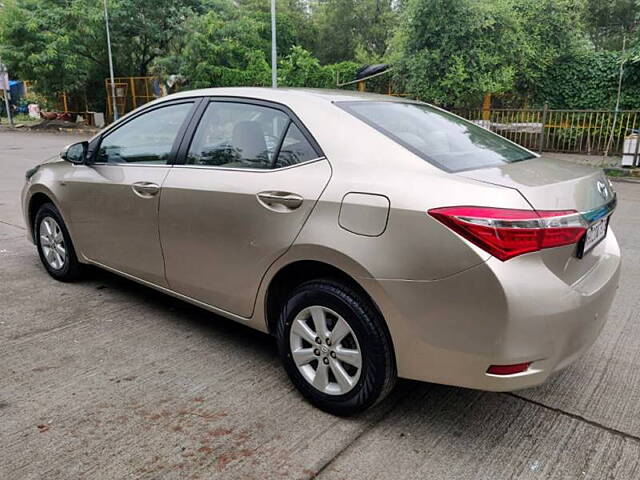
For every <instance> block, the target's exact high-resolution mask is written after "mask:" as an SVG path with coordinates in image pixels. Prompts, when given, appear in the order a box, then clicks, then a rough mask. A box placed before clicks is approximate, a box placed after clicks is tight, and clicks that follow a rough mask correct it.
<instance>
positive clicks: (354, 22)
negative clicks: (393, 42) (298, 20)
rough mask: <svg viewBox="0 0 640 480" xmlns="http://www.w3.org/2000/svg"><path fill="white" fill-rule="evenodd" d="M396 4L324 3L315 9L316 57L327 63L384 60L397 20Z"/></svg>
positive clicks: (378, 0) (375, 0) (368, 0)
mask: <svg viewBox="0 0 640 480" xmlns="http://www.w3.org/2000/svg"><path fill="white" fill-rule="evenodd" d="M394 4H395V2H394V1H393V0H365V1H363V0H324V1H320V2H318V3H317V4H316V5H315V7H314V9H313V27H314V33H315V34H316V35H315V41H314V42H313V45H312V48H313V52H314V54H315V55H316V56H317V57H318V58H319V59H320V61H321V62H323V63H334V62H342V61H346V60H353V59H356V58H358V60H360V61H363V60H364V59H365V58H366V59H367V60H364V61H365V62H366V63H373V62H371V58H375V59H380V58H382V57H383V55H385V53H386V51H387V46H388V43H389V40H390V38H391V35H392V33H393V29H394V27H395V24H396V20H397V9H395V8H394Z"/></svg>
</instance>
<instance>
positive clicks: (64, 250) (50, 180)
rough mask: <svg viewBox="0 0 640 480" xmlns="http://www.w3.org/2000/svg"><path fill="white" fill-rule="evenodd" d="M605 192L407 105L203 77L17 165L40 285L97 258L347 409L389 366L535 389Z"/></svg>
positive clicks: (612, 254)
mask: <svg viewBox="0 0 640 480" xmlns="http://www.w3.org/2000/svg"><path fill="white" fill-rule="evenodd" d="M615 205H616V197H615V194H614V193H613V189H612V186H611V184H610V183H609V181H608V180H607V179H606V178H605V177H604V175H603V173H602V172H601V171H599V170H594V169H590V168H587V167H583V166H577V165H572V164H567V163H564V162H561V161H552V160H548V159H543V158H539V157H538V156H537V155H536V154H534V153H532V152H530V151H528V150H526V149H524V148H522V147H520V146H518V145H516V144H514V143H512V142H510V141H508V140H506V139H504V138H502V137H499V136H497V135H495V134H493V133H491V132H490V131H488V130H486V129H484V128H481V127H480V126H478V125H476V124H474V123H470V122H467V121H465V120H463V119H461V118H459V117H457V116H455V115H452V114H450V113H447V112H445V111H443V110H440V109H438V108H435V107H432V106H429V105H427V104H424V103H420V102H414V101H409V100H403V99H398V98H393V97H387V96H380V95H372V94H357V93H351V92H344V91H335V92H332V91H320V90H318V91H314V90H293V89H292V90H289V89H266V88H222V89H208V90H198V91H190V92H182V93H179V94H176V95H171V96H169V97H165V98H162V99H159V100H157V101H154V102H151V103H149V104H147V105H144V106H143V107H141V108H139V109H138V110H136V111H134V112H131V113H130V114H128V115H126V116H125V117H124V118H122V119H121V120H119V121H118V122H115V123H114V124H112V125H110V126H109V127H108V128H107V129H105V130H104V131H103V132H101V133H99V134H98V135H96V136H95V137H94V138H93V139H92V140H90V141H89V142H81V143H77V144H74V145H71V146H69V147H67V149H66V150H65V151H64V152H63V153H62V155H61V158H60V159H58V160H56V161H52V162H49V163H45V164H43V165H40V166H39V167H36V168H35V169H32V170H30V171H29V172H27V182H26V185H25V187H24V191H23V209H24V215H25V220H26V222H27V225H28V226H29V232H30V234H29V237H30V238H31V240H32V241H34V242H35V244H36V245H37V248H38V253H39V255H40V258H41V260H42V263H43V265H44V267H45V268H46V269H47V271H48V272H49V274H51V276H52V277H54V278H56V279H58V280H62V281H68V280H73V279H76V278H78V276H79V275H80V273H81V270H82V267H83V265H85V264H91V265H97V266H98V267H101V268H104V269H107V270H110V271H112V272H115V273H117V274H120V275H123V276H125V277H127V278H130V279H132V280H135V281H137V282H140V283H142V284H144V285H148V286H150V287H153V288H156V289H158V290H161V291H163V292H166V293H168V294H170V295H174V296H176V297H178V298H180V299H183V300H185V301H188V302H191V303H194V304H196V305H199V306H201V307H203V308H206V309H208V310H210V311H212V312H215V313H217V314H220V315H222V316H224V317H227V318H230V319H232V320H236V321H238V322H241V323H243V324H245V325H248V326H251V327H253V328H256V329H258V330H262V331H264V332H268V333H271V334H273V335H275V336H276V338H277V342H278V346H279V351H280V355H281V357H282V361H283V363H284V366H285V369H286V371H287V373H288V374H289V376H290V378H291V380H292V382H293V383H294V385H295V386H296V387H297V388H298V389H299V390H300V392H301V393H302V394H303V395H304V396H305V397H306V398H308V399H309V400H310V401H311V402H313V403H314V404H315V405H317V406H319V407H320V408H322V409H324V410H327V411H329V412H332V413H335V414H340V415H348V414H352V413H355V412H358V411H361V410H363V409H365V408H367V407H369V406H371V405H373V404H374V403H376V402H378V401H380V400H381V399H382V398H384V396H385V395H386V394H387V393H388V392H389V391H390V390H391V388H392V387H393V385H394V382H395V380H396V377H397V376H400V377H405V378H411V379H417V380H423V381H429V382H438V383H444V384H450V385H460V386H464V387H471V388H478V389H484V390H495V391H504V390H514V389H520V388H525V387H530V386H533V385H537V384H539V383H541V382H543V381H545V380H546V379H547V378H548V377H549V375H550V374H551V373H552V372H554V371H556V370H558V369H560V368H562V367H564V366H566V365H568V364H569V363H570V362H571V361H573V360H574V359H576V358H577V357H578V356H579V355H580V354H581V353H583V352H584V351H585V350H586V349H587V348H588V347H589V346H590V345H591V344H592V343H593V342H594V340H595V339H596V337H597V336H598V334H599V332H600V330H601V329H602V327H603V324H604V322H605V318H606V315H607V312H608V310H609V307H610V305H611V302H612V300H613V297H614V293H615V291H616V287H617V284H618V276H619V269H620V251H619V248H618V244H617V242H616V239H615V236H614V234H613V232H612V231H611V229H610V228H609V225H608V224H609V218H610V216H611V214H612V212H613V210H614V208H615Z"/></svg>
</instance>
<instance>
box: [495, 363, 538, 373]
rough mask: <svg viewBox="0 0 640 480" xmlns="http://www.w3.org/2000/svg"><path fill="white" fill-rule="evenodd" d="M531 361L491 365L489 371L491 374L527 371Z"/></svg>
mask: <svg viewBox="0 0 640 480" xmlns="http://www.w3.org/2000/svg"><path fill="white" fill-rule="evenodd" d="M529 365H531V362H526V363H515V364H513V365H491V366H490V367H489V368H488V369H487V373H490V374H491V375H513V374H514V373H522V372H526V371H527V370H528V369H529Z"/></svg>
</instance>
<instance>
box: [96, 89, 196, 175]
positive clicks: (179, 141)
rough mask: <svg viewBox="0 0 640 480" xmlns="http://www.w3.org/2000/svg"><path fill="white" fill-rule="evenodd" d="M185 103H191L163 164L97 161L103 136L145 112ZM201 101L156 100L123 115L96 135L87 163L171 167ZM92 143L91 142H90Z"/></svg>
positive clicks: (194, 99) (182, 99) (189, 98)
mask: <svg viewBox="0 0 640 480" xmlns="http://www.w3.org/2000/svg"><path fill="white" fill-rule="evenodd" d="M185 103H191V104H192V105H191V109H190V110H189V111H188V112H187V115H186V116H185V119H184V120H183V122H182V125H180V128H179V129H178V132H177V133H176V137H175V138H174V140H173V144H172V146H171V151H170V152H169V160H168V161H167V163H165V164H152V163H138V162H122V163H109V162H97V161H95V160H96V156H97V155H98V152H99V151H100V147H101V146H102V142H103V141H104V139H105V138H107V137H108V136H109V135H111V134H112V133H113V132H115V131H117V130H118V129H120V128H122V127H123V126H125V125H127V124H128V123H129V122H131V121H132V120H134V119H136V118H139V117H141V116H142V115H145V114H147V113H151V112H153V111H155V110H159V109H161V108H165V107H171V106H175V105H182V104H185ZM201 103H202V97H186V98H179V99H172V100H167V101H164V102H158V103H156V104H153V105H150V106H148V107H146V108H143V109H141V110H140V111H139V112H136V113H135V114H133V115H130V116H126V117H123V119H122V121H119V122H116V123H114V124H112V125H110V126H109V127H108V128H107V129H106V130H104V131H103V132H101V133H100V136H99V137H98V142H97V143H96V145H95V147H94V149H93V150H92V151H91V152H89V160H90V161H89V162H88V164H89V165H100V166H112V167H121V166H137V167H156V168H158V167H171V166H173V165H174V164H175V163H176V159H177V155H178V151H179V147H180V145H181V144H182V141H183V138H184V135H185V132H186V131H187V127H188V126H189V125H190V124H191V122H192V120H193V116H194V113H195V112H196V111H197V110H198V108H199V107H200V105H201ZM92 143H93V142H92Z"/></svg>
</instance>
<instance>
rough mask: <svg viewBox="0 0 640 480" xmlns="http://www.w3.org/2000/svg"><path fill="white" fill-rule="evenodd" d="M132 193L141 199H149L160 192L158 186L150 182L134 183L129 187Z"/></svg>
mask: <svg viewBox="0 0 640 480" xmlns="http://www.w3.org/2000/svg"><path fill="white" fill-rule="evenodd" d="M131 188H132V189H133V191H134V193H135V194H136V195H138V196H139V197H142V198H150V197H153V196H154V195H156V194H157V193H158V192H159V191H160V185H157V184H155V183H151V182H136V183H134V184H133V185H131Z"/></svg>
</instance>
